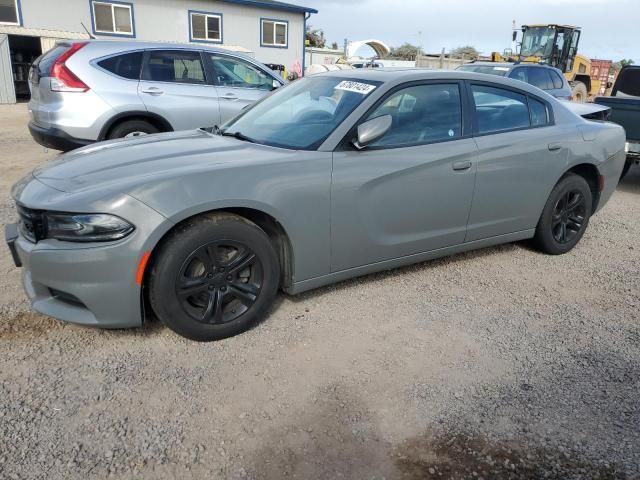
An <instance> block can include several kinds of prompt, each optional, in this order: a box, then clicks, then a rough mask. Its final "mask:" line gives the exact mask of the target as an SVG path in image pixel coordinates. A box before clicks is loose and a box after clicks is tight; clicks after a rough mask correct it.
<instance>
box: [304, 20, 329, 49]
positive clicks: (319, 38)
mask: <svg viewBox="0 0 640 480" xmlns="http://www.w3.org/2000/svg"><path fill="white" fill-rule="evenodd" d="M305 39H306V42H305V44H306V45H307V46H309V47H317V48H324V47H325V44H326V43H327V39H326V38H324V31H323V30H322V29H321V28H313V26H312V25H307V33H306V38H305Z"/></svg>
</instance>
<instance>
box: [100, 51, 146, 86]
mask: <svg viewBox="0 0 640 480" xmlns="http://www.w3.org/2000/svg"><path fill="white" fill-rule="evenodd" d="M142 56H143V52H131V53H123V54H122V55H116V56H115V57H109V58H105V59H104V60H100V61H99V62H98V65H99V66H100V67H102V68H104V69H105V70H107V71H108V72H111V73H113V74H114V75H117V76H119V77H122V78H127V79H129V80H139V79H140V70H141V68H142Z"/></svg>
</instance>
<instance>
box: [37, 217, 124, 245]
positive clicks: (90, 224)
mask: <svg viewBox="0 0 640 480" xmlns="http://www.w3.org/2000/svg"><path fill="white" fill-rule="evenodd" d="M45 217H46V237H47V238H54V239H56V240H64V241H67V242H106V241H109V240H119V239H121V238H124V237H126V236H127V235H129V234H130V233H131V232H133V230H134V228H135V227H134V226H133V225H131V224H130V223H129V222H127V221H126V220H123V219H122V218H120V217H116V216H115V215H108V214H106V213H95V214H94V213H87V214H84V213H45Z"/></svg>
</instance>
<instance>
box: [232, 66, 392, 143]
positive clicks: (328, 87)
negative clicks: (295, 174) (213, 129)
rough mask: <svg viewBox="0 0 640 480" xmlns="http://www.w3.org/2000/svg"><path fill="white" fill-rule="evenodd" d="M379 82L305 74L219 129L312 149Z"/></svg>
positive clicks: (259, 140)
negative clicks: (308, 75) (305, 76)
mask: <svg viewBox="0 0 640 480" xmlns="http://www.w3.org/2000/svg"><path fill="white" fill-rule="evenodd" d="M380 84H381V82H373V81H370V80H357V79H350V78H345V77H333V76H329V77H323V76H317V77H308V78H303V79H301V80H297V81H295V82H294V83H292V84H290V85H288V86H286V87H283V88H281V89H279V90H276V91H275V92H274V93H273V94H271V95H269V96H268V97H266V98H265V99H263V100H262V101H260V102H258V103H256V104H255V106H253V108H250V109H248V110H247V111H245V112H244V113H243V114H241V115H240V116H238V117H236V118H234V119H232V120H231V121H229V122H228V123H227V124H226V125H224V126H223V127H222V128H221V129H220V133H221V134H222V135H228V136H235V137H237V138H239V139H241V140H245V141H250V142H255V143H260V144H263V145H270V146H274V147H281V148H289V149H293V150H315V149H316V148H318V147H319V146H320V145H321V144H322V142H324V140H326V138H327V137H328V136H329V135H330V134H331V133H332V132H333V131H334V130H335V129H336V127H337V126H338V125H340V123H342V121H343V120H344V119H345V118H346V117H347V116H348V115H349V114H350V113H351V112H352V111H353V110H354V109H355V108H356V107H357V106H358V105H360V103H362V101H363V100H364V99H365V98H366V97H367V96H368V95H370V94H371V92H373V91H374V90H375V89H376V88H377V87H378V86H379V85H380Z"/></svg>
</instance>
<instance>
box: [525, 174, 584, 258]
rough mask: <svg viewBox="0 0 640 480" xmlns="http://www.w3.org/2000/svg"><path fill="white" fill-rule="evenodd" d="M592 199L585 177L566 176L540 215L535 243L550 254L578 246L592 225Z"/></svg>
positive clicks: (552, 192) (556, 187)
mask: <svg viewBox="0 0 640 480" xmlns="http://www.w3.org/2000/svg"><path fill="white" fill-rule="evenodd" d="M592 198H593V197H592V194H591V189H590V188H589V184H588V183H587V181H586V180H585V179H584V177H581V176H580V175H576V174H575V173H569V174H567V175H565V176H564V177H563V178H562V179H561V180H560V181H559V182H558V183H557V184H556V186H555V187H554V188H553V190H552V191H551V194H550V195H549V198H548V200H547V203H546V204H545V206H544V210H543V211H542V215H540V220H539V221H538V225H537V227H536V233H535V236H534V244H535V246H536V247H537V248H538V249H539V250H541V251H542V252H545V253H548V254H550V255H561V254H563V253H567V252H568V251H570V250H571V249H572V248H573V247H575V246H576V245H577V244H578V242H579V241H580V239H581V238H582V236H583V235H584V232H585V231H586V229H587V226H588V225H589V219H590V218H591V213H592V209H593V201H592Z"/></svg>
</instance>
